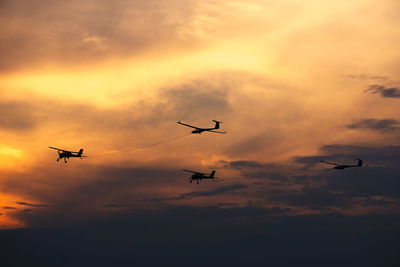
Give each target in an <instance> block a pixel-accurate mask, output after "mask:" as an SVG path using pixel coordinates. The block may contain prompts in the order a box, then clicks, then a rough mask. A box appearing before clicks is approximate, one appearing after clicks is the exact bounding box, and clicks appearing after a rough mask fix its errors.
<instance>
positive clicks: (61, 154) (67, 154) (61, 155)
mask: <svg viewBox="0 0 400 267" xmlns="http://www.w3.org/2000/svg"><path fill="white" fill-rule="evenodd" d="M49 148H51V149H55V150H58V159H57V161H59V160H60V159H64V162H65V163H67V159H69V158H81V159H82V157H85V158H86V156H83V155H82V154H83V149H80V150H79V151H78V152H73V151H68V150H64V149H60V148H56V147H52V146H49Z"/></svg>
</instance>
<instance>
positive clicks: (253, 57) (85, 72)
mask: <svg viewBox="0 0 400 267" xmlns="http://www.w3.org/2000/svg"><path fill="white" fill-rule="evenodd" d="M0 5H1V6H0V7H1V8H0V10H1V11H0V24H1V25H2V27H1V29H0V37H1V39H0V55H1V58H3V59H2V62H1V63H0V112H1V115H0V190H1V192H2V194H1V197H0V207H15V208H16V209H4V208H3V209H2V210H0V213H1V214H2V215H0V228H9V227H20V226H21V225H25V226H29V225H30V224H31V223H32V220H33V219H31V218H28V217H29V216H34V215H35V216H36V215H37V216H40V215H41V214H47V213H49V214H53V213H55V214H57V211H55V210H57V209H58V207H63V208H66V207H73V208H72V209H74V211H75V213H73V215H71V216H77V214H81V213H85V214H103V212H104V213H106V212H105V211H103V208H102V207H103V206H104V205H107V204H109V203H125V204H126V205H128V204H129V205H132V206H134V205H140V206H141V207H146V208H154V207H159V206H160V207H161V206H162V205H163V204H160V203H158V202H157V201H149V199H153V198H165V199H166V201H165V202H167V203H168V204H169V205H175V204H174V203H176V202H177V201H181V200H172V199H171V198H174V197H176V196H178V195H182V194H184V193H188V192H191V191H198V190H200V191H203V190H213V189H214V188H215V187H218V188H220V187H224V186H229V185H235V184H241V185H243V186H246V187H243V188H241V189H240V188H239V189H235V188H234V187H232V188H233V189H232V191H228V189H226V190H227V193H226V194H221V195H219V194H218V195H215V196H211V197H202V198H193V199H189V200H187V199H186V200H185V199H183V202H185V203H186V202H187V203H189V204H190V205H205V204H209V203H215V202H216V201H217V202H221V203H222V202H235V203H237V204H238V205H244V204H245V203H248V201H253V202H252V203H255V205H259V206H261V207H268V206H271V205H277V203H278V202H279V201H278V200H265V199H263V198H262V199H261V198H259V192H258V190H259V189H258V188H257V187H256V186H254V183H255V181H253V180H249V179H248V178H246V177H245V175H244V174H243V172H241V171H240V170H238V169H234V168H226V166H224V163H223V162H234V161H257V162H262V163H263V164H268V163H271V164H272V163H273V164H280V165H279V166H283V167H282V168H288V169H285V170H284V171H282V172H283V174H285V175H289V176H290V175H294V173H295V175H312V174H313V173H314V172H315V170H309V171H310V172H311V174H310V173H307V171H306V170H298V169H297V168H296V167H294V166H295V163H294V159H295V158H296V157H306V156H313V155H318V154H321V153H322V154H323V152H320V151H321V150H320V148H321V146H323V145H328V144H341V145H353V144H357V145H365V146H369V147H381V146H382V147H383V146H394V145H399V135H398V133H399V132H398V131H395V130H394V131H386V132H382V131H374V130H368V129H367V130H360V129H358V128H349V127H346V125H350V124H354V123H356V122H358V121H360V120H363V119H376V120H383V119H392V120H400V114H399V109H398V107H399V100H398V99H396V98H387V97H380V96H379V94H372V93H368V92H367V93H366V92H364V90H365V89H366V88H368V86H370V85H373V84H378V85H382V86H385V87H386V88H392V87H393V88H398V87H399V83H400V82H399V80H398V75H399V70H400V68H399V67H400V65H399V59H400V50H399V46H398V44H399V41H400V40H399V39H400V28H399V27H398V26H399V20H400V19H399V18H400V17H399V16H398V15H399V12H400V3H399V1H397V0H384V1H382V0H380V1H378V0H354V1H344V0H340V1H334V2H333V1H328V0H268V1H266V0H264V1H262V0H250V1H220V0H211V1H192V0H190V1H180V0H178V1H158V0H152V1H135V2H127V1H112V3H111V2H109V1H105V0H104V1H94V0H90V1H84V2H82V1H66V2H64V3H62V4H60V3H57V4H56V3H54V2H53V1H48V0H44V1H33V0H32V1H22V2H20V1H17V2H15V1H3V2H2V4H0ZM212 119H218V120H222V121H223V122H224V124H223V128H224V129H226V130H227V131H228V134H227V135H212V134H204V135H203V134H202V135H200V136H187V137H184V138H181V139H178V140H175V141H173V142H166V143H163V144H159V145H155V146H151V147H147V148H144V149H141V150H133V149H135V148H138V147H142V146H147V145H150V144H153V143H157V142H161V141H163V140H167V139H170V138H174V137H178V136H182V135H184V134H186V133H189V129H187V128H184V127H181V126H179V125H177V124H176V121H178V120H182V121H185V122H188V123H192V124H196V125H199V126H204V127H208V126H210V125H211V124H212V122H211V120H212ZM49 145H51V146H56V147H61V148H65V149H71V150H77V149H79V148H84V149H85V152H86V154H87V155H88V156H89V158H87V159H85V160H83V161H81V160H79V159H78V160H74V159H72V160H71V161H70V162H69V163H68V164H67V165H65V164H63V163H62V164H61V163H58V162H56V161H55V159H56V153H55V152H54V151H50V150H49V149H48V148H47V147H48V146H49ZM127 149H128V150H129V149H132V151H129V152H124V151H123V150H127ZM110 151H111V152H112V151H114V152H118V151H120V152H119V153H114V154H112V155H111V154H110V155H105V153H107V152H110ZM352 158H353V157H349V159H348V160H349V161H351V160H352ZM320 167H321V168H323V167H322V166H320ZM320 167H317V169H318V168H320ZM182 168H191V169H196V170H200V171H210V170H211V169H214V168H216V169H218V176H221V177H223V178H224V180H223V181H221V182H219V183H218V184H210V183H206V182H205V183H204V184H202V185H201V186H200V187H194V186H192V185H189V184H187V180H186V176H187V175H186V174H185V173H182V172H180V169H182ZM321 168H320V169H321ZM125 170H134V173H130V172H127V173H125V172H124V171H125ZM136 170H139V171H138V173H136ZM141 170H143V172H141ZM108 171H109V173H108ZM120 172H121V173H120ZM153 172H154V173H153ZM164 172H165V175H166V176H165V179H163V176H164ZM277 172H279V171H277ZM122 173H123V174H122ZM305 173H306V174H305ZM107 175H108V176H107ZM135 175H136V176H135ZM110 177H111V178H112V179H119V177H123V178H121V179H123V181H122V182H121V181H120V180H119V181H120V182H121V186H123V184H124V183H125V182H126V183H127V185H126V188H125V189H126V190H125V191H124V192H123V193H120V192H119V191H118V190H119V189H118V188H119V187H115V188H114V185H113V183H112V182H110V181H109V179H110ZM129 177H131V178H129ZM124 179H126V181H125V180H124ZM130 179H131V180H130ZM135 179H137V180H135ZM132 180H135V182H132ZM139 180H140V181H139ZM124 181H125V182H124ZM257 181H258V180H257ZM267 184H268V183H267ZM92 185H95V186H93V187H92ZM130 186H131V187H130ZM270 186H271V185H270ZM296 188H299V185H298V184H292V185H289V186H288V188H287V189H290V190H292V189H293V190H294V189H296ZM75 189H76V190H75ZM78 189H79V190H78ZM108 189H109V190H108ZM96 190H98V191H96ZM78 191H79V193H77V192H78ZM85 192H89V193H88V195H89V197H85ZM93 192H94V193H93ZM235 192H243V194H236V193H235ZM90 193H93V195H92V196H91V195H90ZM90 196H91V197H90ZM371 197H372V198H375V199H376V198H379V197H382V196H375V195H373V196H371ZM70 198H76V199H74V200H73V201H71V199H70ZM168 199H169V200H168ZM79 201H82V202H84V203H85V204H82V205H79ZM16 202H25V203H33V204H35V205H36V204H45V205H49V206H51V207H47V206H46V207H41V206H27V205H23V204H22V205H21V204H16ZM77 203H78V204H77ZM139 203H140V204H139ZM129 205H128V206H129ZM282 205H283V206H291V205H290V204H288V203H282ZM392 208H393V207H388V208H387V209H388V210H389V211H390V210H391V209H392ZM24 209H25V210H26V209H31V210H29V211H24ZM338 209H339V210H342V209H341V208H338ZM305 210H306V211H305ZM361 210H362V212H366V213H368V212H372V213H374V212H378V213H379V212H386V211H385V210H384V208H381V209H378V210H377V209H376V208H370V209H365V208H363V209H361V208H360V212H361ZM295 212H315V211H312V210H308V211H307V209H305V208H301V207H299V208H298V210H296V211H295ZM343 212H345V211H343ZM355 213H356V212H355ZM32 214H33V215H32Z"/></svg>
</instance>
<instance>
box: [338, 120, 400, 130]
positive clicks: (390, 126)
mask: <svg viewBox="0 0 400 267" xmlns="http://www.w3.org/2000/svg"><path fill="white" fill-rule="evenodd" d="M346 127H347V128H349V129H369V130H374V131H382V132H391V131H396V130H399V129H400V122H399V121H398V120H394V119H363V120H359V121H356V122H354V123H351V124H348V125H346Z"/></svg>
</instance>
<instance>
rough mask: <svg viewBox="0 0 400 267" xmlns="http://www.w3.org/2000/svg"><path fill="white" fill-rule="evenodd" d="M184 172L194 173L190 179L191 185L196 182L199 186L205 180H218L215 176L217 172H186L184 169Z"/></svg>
mask: <svg viewBox="0 0 400 267" xmlns="http://www.w3.org/2000/svg"><path fill="white" fill-rule="evenodd" d="M182 171H185V172H191V173H193V174H192V176H190V177H189V182H190V183H192V182H193V181H196V182H197V184H199V181H201V180H203V179H210V180H214V179H215V178H218V177H216V176H214V175H215V172H216V171H212V172H211V173H210V174H207V173H201V172H196V171H191V170H185V169H183V170H182Z"/></svg>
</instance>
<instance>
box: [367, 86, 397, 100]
mask: <svg viewBox="0 0 400 267" xmlns="http://www.w3.org/2000/svg"><path fill="white" fill-rule="evenodd" d="M364 92H366V93H368V92H370V93H372V94H380V95H381V96H382V97H387V98H400V88H398V87H390V88H389V87H386V86H383V85H378V84H374V85H370V86H369V87H368V88H367V89H366V90H365V91H364Z"/></svg>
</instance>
